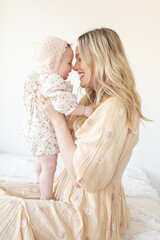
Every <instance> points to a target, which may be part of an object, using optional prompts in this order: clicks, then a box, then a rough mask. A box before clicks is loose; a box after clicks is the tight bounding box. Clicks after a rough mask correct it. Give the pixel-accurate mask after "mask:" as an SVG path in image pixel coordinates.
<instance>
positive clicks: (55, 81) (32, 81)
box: [23, 72, 78, 156]
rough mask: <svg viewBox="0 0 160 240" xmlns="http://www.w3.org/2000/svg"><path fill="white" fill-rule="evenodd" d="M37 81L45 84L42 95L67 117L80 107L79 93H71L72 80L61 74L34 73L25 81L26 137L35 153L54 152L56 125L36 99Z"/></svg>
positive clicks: (50, 153) (55, 151)
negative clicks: (48, 98)
mask: <svg viewBox="0 0 160 240" xmlns="http://www.w3.org/2000/svg"><path fill="white" fill-rule="evenodd" d="M38 84H40V85H41V86H42V90H41V93H42V94H43V96H45V97H50V99H51V102H52V104H53V106H54V108H55V109H56V110H57V111H59V112H61V113H63V114H65V115H66V116H67V115H68V114H70V113H71V112H72V111H74V110H75V109H76V108H77V107H78V103H77V96H76V95H75V94H73V93H72V85H71V83H70V82H69V81H64V80H63V78H61V77H60V76H59V75H58V74H38V73H36V72H33V73H32V74H31V75H29V77H28V78H27V81H26V82H25V87H24V103H25V108H26V117H25V122H24V127H23V133H24V137H25V139H26V141H27V143H28V146H29V148H30V150H31V152H32V154H33V155H35V156H40V155H55V154H57V153H58V152H59V148H58V144H57V140H56V134H55V130H54V127H53V124H52V123H51V121H50V120H49V119H48V118H47V116H46V115H45V113H44V112H43V110H42V109H41V108H40V106H39V104H38V103H37V102H36V92H35V90H36V89H37V85H38Z"/></svg>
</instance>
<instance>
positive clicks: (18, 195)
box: [0, 97, 139, 240]
mask: <svg viewBox="0 0 160 240" xmlns="http://www.w3.org/2000/svg"><path fill="white" fill-rule="evenodd" d="M133 121H134V126H133V129H132V130H131V129H129V128H128V126H127V125H126V111H125V107H124V106H123V104H122V103H121V102H120V101H119V100H117V99H116V98H115V97H112V98H109V99H108V100H106V101H105V102H103V103H102V104H101V105H100V106H99V107H98V108H97V109H96V110H95V111H94V113H93V114H92V115H91V116H90V117H89V118H88V119H87V120H86V121H85V123H84V124H83V126H82V127H81V128H80V129H79V130H78V131H77V132H76V138H77V140H76V145H77V148H76V150H75V153H74V156H73V165H74V168H75V174H76V176H77V181H78V183H79V184H80V186H81V188H76V187H74V186H73V185H72V182H71V180H70V178H69V177H68V175H67V172H66V170H65V169H64V170H63V172H62V173H61V174H60V175H59V176H58V177H57V179H56V180H55V182H54V196H55V199H56V200H55V201H54V200H49V201H48V200H39V197H40V192H39V186H38V185H36V184H34V183H20V182H6V181H0V239H1V240H20V239H24V240H33V239H36V240H52V239H55V240H58V239H59V240H60V239H61V240H119V239H120V235H121V234H122V233H123V231H124V230H125V229H126V228H127V225H128V222H129V219H130V216H129V211H128V207H127V204H126V199H125V195H124V191H123V186H122V174H123V172H124V170H125V168H126V165H127V163H128V161H129V159H130V156H131V154H132V150H133V148H134V146H135V145H136V144H137V142H138V135H139V118H138V117H137V116H136V115H135V116H134V119H133Z"/></svg>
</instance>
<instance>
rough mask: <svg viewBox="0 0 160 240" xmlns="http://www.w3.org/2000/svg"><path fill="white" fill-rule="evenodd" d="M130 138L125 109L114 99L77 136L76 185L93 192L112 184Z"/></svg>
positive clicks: (84, 125)
mask: <svg viewBox="0 0 160 240" xmlns="http://www.w3.org/2000/svg"><path fill="white" fill-rule="evenodd" d="M127 134H128V127H127V126H126V111H125V107H124V106H123V104H122V103H121V102H120V101H118V100H117V99H116V98H113V97H112V98H109V99H108V100H106V101H105V102H104V103H102V104H101V105H100V106H99V107H98V108H97V109H96V110H95V111H94V113H93V114H92V115H91V116H90V117H89V118H88V119H87V120H86V121H85V123H84V124H83V126H82V127H81V128H80V129H79V130H78V131H77V132H76V138H77V140H76V142H75V143H76V146H77V148H76V150H75V152H74V155H73V166H74V170H75V174H76V177H77V182H78V183H79V185H80V186H81V187H82V188H84V189H86V190H87V191H88V192H94V191H98V190H100V189H103V188H105V187H106V186H107V185H108V184H109V183H110V181H111V180H112V178H113V176H114V173H115V170H116V166H117V163H118V160H119V157H120V155H121V152H122V150H123V146H124V143H125V139H126V136H127Z"/></svg>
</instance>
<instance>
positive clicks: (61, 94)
mask: <svg viewBox="0 0 160 240" xmlns="http://www.w3.org/2000/svg"><path fill="white" fill-rule="evenodd" d="M44 77H45V81H42V80H41V86H42V94H43V96H44V97H49V98H50V99H51V102H52V105H53V107H54V108H55V109H56V110H57V111H58V112H60V113H63V114H65V115H66V116H67V115H68V114H70V113H71V112H73V111H74V110H75V109H76V108H77V107H78V102H77V101H78V99H77V95H76V94H73V93H72V86H71V84H69V82H68V83H67V82H65V81H64V80H63V79H62V78H61V77H60V76H59V75H57V74H50V75H49V74H46V75H45V76H44Z"/></svg>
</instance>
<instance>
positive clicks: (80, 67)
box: [73, 44, 94, 89]
mask: <svg viewBox="0 0 160 240" xmlns="http://www.w3.org/2000/svg"><path fill="white" fill-rule="evenodd" d="M73 69H74V71H77V72H78V74H79V78H80V86H81V87H82V88H84V87H88V88H91V89H94V84H93V83H94V77H93V76H91V79H90V82H89V83H88V79H89V77H90V72H91V71H90V69H89V67H88V66H87V64H86V63H85V62H84V61H82V59H81V56H80V53H79V46H78V44H77V46H76V63H75V65H74V67H73Z"/></svg>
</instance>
